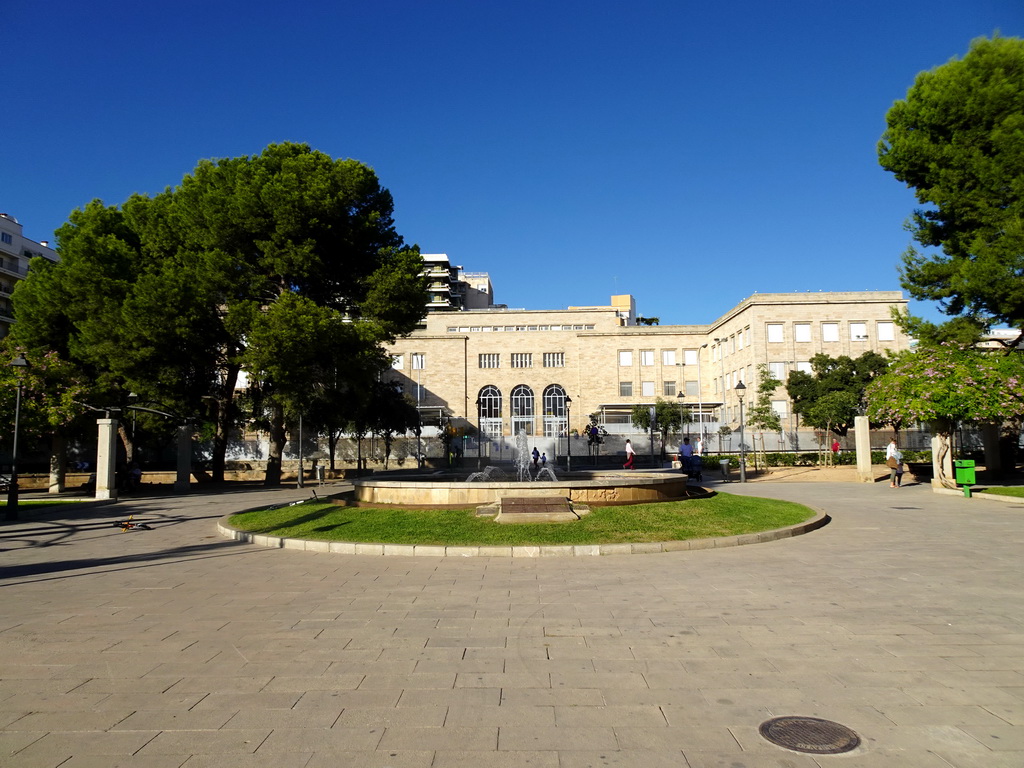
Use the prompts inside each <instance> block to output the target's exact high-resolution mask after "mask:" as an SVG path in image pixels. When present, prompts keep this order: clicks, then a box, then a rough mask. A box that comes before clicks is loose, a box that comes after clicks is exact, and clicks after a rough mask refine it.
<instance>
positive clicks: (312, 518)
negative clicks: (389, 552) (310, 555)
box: [230, 493, 815, 546]
mask: <svg viewBox="0 0 1024 768" xmlns="http://www.w3.org/2000/svg"><path fill="white" fill-rule="evenodd" d="M814 514H815V513H814V511H813V510H811V509H809V508H808V507H805V506H803V505H801V504H794V503H792V502H788V501H775V500H773V499H759V498H752V497H748V496H732V495H730V494H727V493H719V494H717V495H715V496H713V497H711V498H707V499H690V500H687V501H671V502H662V503H658V504H636V505H630V506H621V507H596V508H593V509H592V510H591V512H590V514H589V515H587V516H585V517H584V518H583V519H582V520H578V521H576V522H571V523H527V524H518V523H517V524H508V525H502V524H498V523H495V522H494V520H493V518H490V517H477V516H476V515H475V513H474V512H473V511H472V510H451V509H445V510H438V509H431V510H420V509H417V510H409V509H393V508H387V509H385V508H378V507H339V506H336V505H333V504H330V503H325V502H322V501H321V502H304V503H302V504H297V505H295V506H292V507H282V508H278V509H261V510H253V511H250V512H242V513H240V514H237V515H233V516H232V517H231V519H230V523H231V525H233V526H235V527H236V528H240V529H242V530H244V531H249V532H251V533H258V534H266V535H269V536H281V537H285V538H299V539H316V540H321V541H323V540H326V541H353V542H366V543H374V544H427V545H448V546H483V545H491V546H521V545H540V544H549V545H557V544H563V545H564V544H619V543H633V542H649V541H681V540H684V539H702V538H708V537H717V536H736V535H739V534H744V533H756V532H758V531H767V530H772V529H775V528H783V527H785V526H787V525H795V524H797V523H801V522H803V521H804V520H808V519H810V518H811V517H813V516H814Z"/></svg>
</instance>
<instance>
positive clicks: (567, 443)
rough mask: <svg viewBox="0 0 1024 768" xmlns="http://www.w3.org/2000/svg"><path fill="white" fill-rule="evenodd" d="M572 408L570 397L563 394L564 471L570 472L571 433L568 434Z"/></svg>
mask: <svg viewBox="0 0 1024 768" xmlns="http://www.w3.org/2000/svg"><path fill="white" fill-rule="evenodd" d="M571 408H572V398H571V397H569V396H568V395H566V396H565V471H566V472H572V435H570V434H569V423H570V422H569V410H570V409H571Z"/></svg>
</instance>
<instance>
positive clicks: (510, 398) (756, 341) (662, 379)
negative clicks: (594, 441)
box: [390, 291, 909, 449]
mask: <svg viewBox="0 0 1024 768" xmlns="http://www.w3.org/2000/svg"><path fill="white" fill-rule="evenodd" d="M906 304H907V300H906V299H904V298H903V294H902V293H901V292H900V291H865V292H852V291H851V292H832V293H777V294H776V293H769V294H755V295H753V296H751V297H749V298H747V299H745V300H744V301H742V302H740V303H739V304H737V305H736V306H735V307H733V308H732V309H730V310H729V311H728V312H726V313H725V314H723V315H722V316H721V317H719V318H717V319H716V320H714V321H712V322H710V323H707V324H701V325H655V326H647V325H637V322H636V320H637V314H636V305H635V302H634V300H633V297H632V296H628V295H624V296H613V297H612V298H611V302H610V304H609V305H608V306H599V307H569V308H567V309H563V310H523V309H507V308H497V307H493V306H492V307H490V308H488V309H481V310H464V311H460V312H442V313H431V314H428V315H427V317H426V319H425V321H424V324H423V326H422V327H421V328H420V329H419V330H417V331H414V332H413V333H412V334H410V335H409V336H407V337H405V338H402V339H398V340H397V341H396V342H395V343H394V344H393V345H391V348H390V352H391V354H392V356H393V367H392V370H391V378H392V379H393V380H394V381H396V382H398V383H399V384H400V385H401V386H402V387H403V389H404V390H405V392H407V393H408V394H409V395H410V397H411V398H412V399H414V400H415V401H416V403H417V405H418V406H419V408H420V411H421V413H422V414H423V417H424V423H425V424H431V423H436V422H437V420H438V419H447V420H450V423H451V424H452V425H453V426H463V427H472V428H479V429H480V431H481V432H482V433H484V434H486V435H488V436H489V437H490V438H491V439H492V440H494V441H500V440H501V439H502V438H505V439H506V441H507V439H510V438H512V437H513V436H514V435H516V434H518V432H519V430H524V431H525V432H526V434H527V435H530V436H533V437H535V438H537V439H540V438H548V439H549V440H555V439H557V438H558V437H560V436H563V435H567V434H571V433H574V432H581V431H582V430H583V428H584V427H585V426H586V425H587V424H588V423H589V422H590V421H591V419H595V420H596V421H597V423H598V424H600V425H602V426H604V427H605V429H606V430H608V431H609V432H610V433H618V434H622V435H628V434H631V433H633V432H634V431H635V430H634V428H633V425H632V423H631V413H632V410H633V407H634V406H635V405H653V404H654V403H655V401H656V400H658V399H662V400H668V401H671V402H676V403H678V404H679V406H680V408H683V409H686V410H688V411H689V413H690V414H691V417H692V419H693V421H694V422H695V423H694V425H693V426H692V430H693V431H694V432H699V431H701V428H703V432H704V433H705V434H714V433H716V432H717V431H718V429H719V427H720V426H723V425H726V426H730V427H732V428H736V427H738V421H739V415H740V413H739V411H740V408H739V398H738V397H737V392H736V390H735V386H736V384H737V383H738V382H741V381H742V382H744V385H745V386H746V387H748V390H747V393H748V394H747V395H746V397H747V399H746V401H745V402H746V404H747V405H749V404H750V403H751V400H752V399H753V397H754V391H755V389H756V380H755V379H756V370H757V366H758V365H760V364H762V363H764V364H766V365H767V366H768V368H769V370H770V371H771V373H772V374H774V375H775V376H776V378H778V379H780V380H785V379H786V378H787V376H788V375H789V372H790V371H792V370H807V371H810V359H811V357H812V356H814V355H815V354H817V353H819V352H822V353H825V354H828V355H830V356H833V357H836V356H839V355H849V356H850V357H858V356H859V355H861V354H863V353H864V352H867V351H873V352H877V353H879V354H886V352H888V351H892V352H896V351H900V350H904V349H907V348H908V346H909V339H908V338H907V337H906V336H905V335H904V334H903V333H902V332H901V331H900V329H899V327H898V326H897V325H896V324H895V323H894V322H893V320H892V314H891V313H892V310H893V308H895V309H897V310H901V311H902V310H904V309H905V308H906ZM772 407H773V408H774V409H775V411H776V412H777V413H778V414H779V416H780V417H781V418H782V422H783V424H784V425H787V424H788V425H789V429H786V428H785V427H784V433H785V432H787V431H789V430H792V433H793V439H794V440H795V436H796V433H797V430H798V424H796V422H795V419H794V417H793V414H792V409H791V407H790V403H789V399H788V397H787V395H786V391H785V388H784V387H779V388H778V389H777V390H776V392H775V394H774V396H773V397H772ZM470 431H472V430H470ZM533 437H531V439H533ZM779 439H780V441H785V440H786V436H785V434H784V435H783V436H782V437H781V438H779ZM778 447H779V448H783V447H792V446H786V445H779V446H778ZM773 448H774V447H773V446H769V449H773Z"/></svg>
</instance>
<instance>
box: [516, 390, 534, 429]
mask: <svg viewBox="0 0 1024 768" xmlns="http://www.w3.org/2000/svg"><path fill="white" fill-rule="evenodd" d="M533 410H534V398H533V390H532V389H530V388H529V387H528V386H526V385H525V384H517V385H516V386H515V387H514V388H513V390H512V434H513V435H518V434H519V430H521V429H522V430H525V432H526V434H528V435H532V434H533Z"/></svg>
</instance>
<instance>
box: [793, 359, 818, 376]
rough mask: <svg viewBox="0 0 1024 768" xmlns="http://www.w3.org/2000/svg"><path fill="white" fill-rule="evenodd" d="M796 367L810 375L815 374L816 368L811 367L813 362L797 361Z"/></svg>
mask: <svg viewBox="0 0 1024 768" xmlns="http://www.w3.org/2000/svg"><path fill="white" fill-rule="evenodd" d="M796 369H797V370H798V371H800V373H806V374H808V375H810V376H813V375H814V369H813V368H811V364H810V363H808V362H806V361H802V362H799V363H797V364H796Z"/></svg>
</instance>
